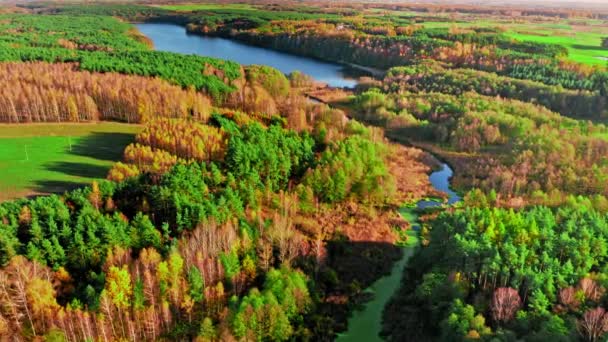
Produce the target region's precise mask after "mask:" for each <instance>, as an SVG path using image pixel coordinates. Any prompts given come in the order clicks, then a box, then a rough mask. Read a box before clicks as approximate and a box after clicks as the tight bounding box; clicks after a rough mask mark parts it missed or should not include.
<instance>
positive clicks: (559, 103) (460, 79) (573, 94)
mask: <svg viewBox="0 0 608 342" xmlns="http://www.w3.org/2000/svg"><path fill="white" fill-rule="evenodd" d="M384 86H385V87H388V88H389V89H390V90H391V91H392V92H397V91H409V92H438V93H447V94H453V95H462V94H464V93H466V92H470V91H474V92H477V93H479V94H481V95H486V96H500V97H503V98H510V99H517V100H521V101H525V102H531V103H537V104H540V105H542V106H544V107H546V108H549V109H550V110H552V111H555V112H558V113H560V114H562V115H565V116H570V117H574V118H581V119H591V120H594V119H599V120H601V119H604V118H605V117H606V115H607V114H608V113H607V110H608V109H607V106H606V105H607V101H608V100H607V98H606V94H601V93H600V92H599V91H595V92H590V91H586V90H578V91H575V90H569V89H564V88H563V87H561V86H549V85H546V84H544V83H540V82H535V81H528V80H519V79H515V78H510V77H505V76H498V75H497V74H495V73H489V72H484V71H477V70H472V69H445V68H442V67H441V66H439V65H437V64H423V65H416V66H411V67H396V68H392V69H390V70H389V71H388V72H387V76H386V79H385V80H384Z"/></svg>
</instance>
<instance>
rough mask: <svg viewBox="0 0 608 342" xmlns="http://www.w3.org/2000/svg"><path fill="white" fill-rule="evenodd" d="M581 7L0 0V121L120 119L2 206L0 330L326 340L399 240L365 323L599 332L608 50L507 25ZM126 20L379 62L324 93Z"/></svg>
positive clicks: (301, 78)
mask: <svg viewBox="0 0 608 342" xmlns="http://www.w3.org/2000/svg"><path fill="white" fill-rule="evenodd" d="M152 2H154V1H152ZM602 16H603V17H604V18H608V15H606V14H605V13H603V12H597V13H591V12H588V11H580V12H575V11H568V10H560V9H556V10H550V9H546V10H543V9H529V8H522V9H515V8H498V7H497V8H485V7H483V6H481V7H471V6H466V5H454V6H443V5H439V4H428V5H423V4H411V5H408V4H390V5H389V4H382V3H369V4H363V3H357V4H348V3H335V4H331V5H329V4H327V3H324V2H317V1H309V2H297V3H295V2H287V3H275V2H271V1H262V2H259V3H256V4H244V3H243V4H230V3H225V4H224V3H213V4H211V3H210V4H207V3H205V4H179V3H175V4H174V3H169V4H167V3H158V4H156V3H155V5H154V6H150V5H147V4H143V3H142V4H128V5H125V4H101V3H98V4H77V3H74V4H63V3H46V2H45V3H26V4H19V5H17V6H14V7H11V6H7V7H6V8H3V9H0V62H1V63H0V84H2V85H4V86H3V87H2V90H0V122H3V123H11V124H18V125H21V126H23V127H25V128H26V129H27V127H32V126H30V125H31V124H39V123H43V122H52V123H57V124H67V123H75V122H89V123H94V122H98V121H103V120H105V121H119V122H124V123H128V124H138V125H139V126H137V127H141V130H139V131H138V133H137V134H134V135H131V136H130V137H131V140H129V141H128V142H127V143H125V144H124V145H122V146H121V147H120V150H119V152H118V153H119V154H120V153H121V152H120V151H122V148H123V147H124V146H126V148H125V149H124V151H122V159H121V160H120V161H117V162H116V163H115V164H114V165H113V166H112V167H111V169H109V172H108V173H107V177H106V179H105V180H98V181H95V182H93V183H92V184H90V185H89V186H85V187H78V188H76V189H75V190H70V191H67V192H64V193H57V194H52V195H44V196H38V195H39V194H33V196H31V197H29V198H21V199H17V200H13V201H6V202H2V203H0V339H3V340H4V339H14V338H15V337H18V338H19V339H23V340H44V341H102V340H103V341H113V340H196V341H237V340H238V341H244V340H247V341H249V340H257V341H287V340H314V341H317V340H318V341H326V340H333V339H335V338H336V337H337V336H338V334H339V333H341V332H344V331H345V330H347V328H348V319H349V317H350V316H352V314H353V312H355V310H356V309H358V308H360V307H361V306H362V305H365V303H366V302H367V300H369V299H370V297H372V296H373V295H370V293H369V291H368V290H366V289H368V288H369V287H370V285H372V284H373V283H374V282H375V281H376V280H378V279H380V278H382V277H383V276H385V275H388V274H389V273H390V272H391V269H392V268H393V265H394V264H395V262H396V261H398V260H403V261H407V260H408V259H402V258H403V256H404V255H406V254H407V255H408V256H407V258H410V259H409V261H408V262H407V263H406V265H407V266H406V267H405V269H404V270H403V272H404V273H403V279H402V280H401V283H400V288H399V290H398V291H397V292H396V293H395V294H394V296H393V297H392V298H391V300H390V301H389V303H388V305H387V306H386V307H384V313H383V320H382V323H383V324H382V337H383V338H384V339H386V340H390V341H403V340H416V341H427V340H429V341H434V340H440V341H465V340H475V339H477V340H500V341H518V340H525V341H546V340H556V341H577V340H582V341H600V340H603V339H605V338H606V336H608V313H606V310H607V309H608V307H607V306H606V302H607V298H606V288H607V287H608V282H607V279H608V277H607V275H606V263H607V261H608V260H606V257H607V253H608V246H607V245H606V241H607V240H608V217H607V216H606V215H608V214H607V213H608V185H607V184H608V183H607V181H608V179H607V176H606V175H607V174H608V158H607V156H608V129H607V128H606V125H605V122H606V116H607V115H608V109H607V107H606V106H607V104H608V71H607V68H606V67H604V66H602V65H600V64H593V65H591V64H584V63H579V62H577V61H576V60H574V59H573V58H572V54H573V51H576V50H577V49H581V47H580V46H578V47H576V46H572V45H568V44H565V43H561V44H560V43H551V42H543V41H544V40H543V39H541V40H538V41H534V40H525V39H515V38H513V37H514V32H511V31H509V30H510V29H508V28H506V27H507V26H508V25H522V26H521V27H519V28H518V30H520V31H517V32H515V34H517V35H520V36H525V35H526V34H527V33H529V32H528V31H529V30H534V29H535V27H538V28H539V30H541V29H545V28H546V27H547V26H555V27H557V26H560V25H561V26H563V25H565V24H564V23H563V21H559V20H561V19H560V18H568V20H571V22H570V23H571V26H572V27H577V29H580V27H581V26H585V28H584V29H581V30H582V31H584V32H585V33H589V32H591V31H593V30H595V29H596V28H597V27H601V25H602V23H601V20H599V18H602ZM515 18H517V20H515ZM522 18H523V19H522ZM592 18H593V19H592ZM128 22H161V23H175V24H179V25H182V26H183V27H184V28H185V29H186V30H187V32H188V33H191V34H199V35H207V36H219V37H224V38H230V39H234V40H238V41H241V42H245V43H248V44H252V45H257V46H262V47H265V48H270V49H273V50H279V51H286V52H290V53H292V54H296V55H300V56H307V57H314V58H317V59H321V60H326V61H331V62H340V63H350V64H355V65H357V66H363V67H369V68H372V69H373V70H372V71H373V72H374V73H373V74H374V75H376V74H383V76H382V77H377V78H373V77H365V78H360V79H359V80H358V85H357V86H356V87H355V88H353V89H339V90H337V89H332V88H331V87H326V86H324V85H321V84H318V83H317V82H315V80H313V79H312V78H310V77H309V76H307V75H304V74H302V73H299V72H295V73H293V74H291V75H284V74H283V73H281V72H280V71H279V70H276V69H273V68H271V67H268V66H264V65H248V66H241V65H239V64H237V63H234V62H230V61H223V60H219V59H214V58H210V57H203V56H198V55H182V54H177V53H171V52H161V51H155V50H154V49H153V44H152V42H151V41H150V40H149V39H148V38H147V37H145V36H143V35H142V34H141V33H140V32H138V31H137V30H136V29H135V28H134V26H133V25H132V24H129V23H128ZM581 22H582V23H584V25H583V24H580V23H581ZM570 23H568V25H570ZM524 24H525V25H531V27H532V28H529V27H528V26H525V25H524ZM534 25H538V26H534ZM587 31H588V32H587ZM555 32H557V31H555ZM543 34H545V33H543ZM546 35H547V36H550V35H551V33H548V34H546ZM543 38H544V36H543ZM562 38H563V37H562ZM598 44H601V42H599V43H598ZM580 45H582V44H580ZM593 48H594V49H596V50H597V51H603V50H601V49H602V48H601V47H600V46H597V47H593ZM598 53H600V52H598ZM368 71H369V70H368ZM314 91H321V92H323V91H325V92H327V93H329V94H330V96H328V97H327V98H330V99H331V101H325V100H324V98H321V100H323V102H331V103H318V102H316V101H311V99H310V98H307V96H306V95H307V94H308V96H310V94H313V93H314ZM332 94H333V97H332V96H331V95H332ZM18 125H15V127H16V126H18ZM10 127H12V126H10ZM129 127H131V125H129ZM131 142H132V143H131ZM1 144H2V140H1V139H0V146H1ZM0 149H1V148H0ZM69 149H70V151H71V150H72V145H71V142H70V143H69ZM24 152H25V155H26V158H28V157H27V146H24ZM430 153H432V154H433V155H434V156H436V157H437V158H440V159H441V160H442V161H443V162H445V163H447V164H445V165H444V166H445V167H446V168H448V164H449V167H451V168H452V169H453V170H454V175H453V177H452V178H451V179H450V180H449V183H448V186H447V187H446V189H447V190H450V188H449V186H451V187H452V188H453V189H454V190H457V191H458V195H460V196H462V198H463V200H462V201H461V202H459V203H458V204H455V205H447V203H446V202H447V201H446V200H445V198H446V195H445V194H443V193H439V192H438V191H435V190H434V189H433V187H432V186H431V182H433V184H432V185H433V186H437V185H436V182H437V181H436V180H433V179H429V176H428V175H429V174H430V173H431V172H432V171H434V170H435V171H437V170H438V169H437V166H438V165H439V162H438V160H437V159H436V158H435V157H433V155H431V154H430ZM112 161H116V159H113V160H112ZM2 167H3V164H2V160H1V159H0V176H1V174H2ZM108 168H109V167H108ZM448 169H449V168H448ZM102 171H103V170H102ZM103 174H105V171H103ZM431 178H433V176H431ZM446 182H447V180H446ZM450 191H451V190H450ZM418 201H421V202H418ZM419 203H427V204H428V203H433V204H432V205H430V206H429V207H426V208H425V207H424V206H420V205H418V204H419ZM450 203H451V202H450ZM411 237H415V238H414V239H412V240H413V241H411V240H410V239H411ZM404 246H405V247H404ZM410 255H411V256H410Z"/></svg>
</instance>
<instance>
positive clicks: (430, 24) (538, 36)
mask: <svg viewBox="0 0 608 342" xmlns="http://www.w3.org/2000/svg"><path fill="white" fill-rule="evenodd" d="M395 13H398V14H394V13H391V14H392V15H395V16H399V17H403V18H409V19H414V18H416V17H419V16H420V14H419V13H415V12H395ZM433 17H436V18H437V21H433V20H429V21H426V20H424V21H423V22H420V23H419V24H420V25H422V26H424V27H425V28H450V27H458V28H473V27H499V28H501V29H502V30H504V33H505V35H507V36H508V37H511V38H513V39H516V40H519V41H528V42H537V43H548V44H557V45H561V46H564V47H566V48H567V49H568V59H569V60H572V61H575V62H579V63H584V64H587V65H606V63H607V60H608V49H607V48H603V47H602V46H601V42H602V38H604V37H608V24H607V23H606V22H604V21H601V20H582V19H579V20H566V19H563V20H554V21H542V22H518V21H515V20H506V19H504V18H474V17H464V18H449V17H447V16H446V15H444V14H436V15H433Z"/></svg>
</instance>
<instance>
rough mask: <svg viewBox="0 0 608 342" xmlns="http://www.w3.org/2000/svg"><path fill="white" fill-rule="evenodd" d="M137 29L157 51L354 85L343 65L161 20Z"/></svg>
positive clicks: (329, 82)
mask: <svg viewBox="0 0 608 342" xmlns="http://www.w3.org/2000/svg"><path fill="white" fill-rule="evenodd" d="M136 26H137V28H138V29H139V31H141V33H143V34H144V35H146V36H147V37H148V38H150V39H151V40H152V42H154V48H155V49H156V50H159V51H169V52H177V53H183V54H195V55H200V56H208V57H215V58H220V59H226V60H231V61H234V62H237V63H239V64H243V65H251V64H263V65H268V66H271V67H273V68H276V69H278V70H280V71H281V72H283V73H284V74H289V73H291V72H293V71H301V72H303V73H305V74H307V75H310V76H312V77H313V78H314V79H315V80H317V81H320V82H324V83H327V84H328V85H330V86H332V87H348V88H351V87H354V86H355V85H356V84H357V80H356V78H355V77H353V75H352V74H350V75H349V71H348V70H347V68H346V67H344V66H342V65H340V64H335V63H329V62H325V61H321V60H317V59H313V58H308V57H300V56H295V55H291V54H288V53H283V52H278V51H273V50H269V49H265V48H261V47H257V46H251V45H247V44H244V43H241V42H238V41H234V40H230V39H226V38H217V37H206V36H200V35H195V34H188V33H187V32H186V29H185V28H184V27H183V26H179V25H175V24H165V23H144V24H137V25H136Z"/></svg>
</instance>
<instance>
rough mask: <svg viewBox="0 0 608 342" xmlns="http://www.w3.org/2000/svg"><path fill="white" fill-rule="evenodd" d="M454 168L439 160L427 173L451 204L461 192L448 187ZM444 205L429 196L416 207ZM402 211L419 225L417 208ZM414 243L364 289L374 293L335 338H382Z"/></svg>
mask: <svg viewBox="0 0 608 342" xmlns="http://www.w3.org/2000/svg"><path fill="white" fill-rule="evenodd" d="M453 174H454V172H453V171H452V169H451V168H450V166H449V165H448V164H446V163H442V164H441V169H440V170H437V171H435V172H433V173H431V174H430V175H429V181H430V182H431V185H432V186H433V187H434V188H435V189H436V190H439V191H442V192H445V193H446V194H447V195H448V200H447V204H448V205H451V204H454V203H456V202H458V201H460V196H458V194H457V193H456V192H454V191H453V190H452V189H450V178H452V176H453ZM440 205H443V203H442V202H438V201H432V200H420V201H418V202H417V203H416V208H417V209H424V208H430V207H436V206H440ZM400 212H401V215H402V216H403V217H404V218H405V219H407V220H408V221H409V222H410V224H411V225H412V228H413V229H415V230H418V229H419V225H418V216H417V215H416V210H412V209H411V208H403V209H402V210H401V211H400ZM417 245H418V244H417V241H416V243H413V244H411V245H410V246H408V247H404V248H403V256H402V257H401V259H400V260H399V261H397V262H396V263H395V265H394V266H393V269H392V270H391V274H389V275H387V276H385V277H382V278H380V279H378V280H376V282H374V283H373V284H372V285H371V286H370V287H369V288H367V289H366V291H369V292H371V293H373V295H374V297H373V299H372V300H371V301H369V302H367V303H365V306H364V307H363V310H357V311H355V312H354V313H353V315H352V316H351V317H350V319H349V320H348V330H347V331H346V332H345V333H343V334H340V336H338V339H337V341H361V342H372V341H382V339H381V338H380V336H379V333H380V331H382V312H383V310H384V307H385V306H386V304H388V301H389V300H390V299H391V296H392V295H393V294H394V293H396V292H397V290H399V286H400V285H401V278H402V277H403V270H404V269H405V266H406V265H407V261H408V260H409V259H410V257H411V256H412V255H413V254H414V251H415V249H416V246H417Z"/></svg>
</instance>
